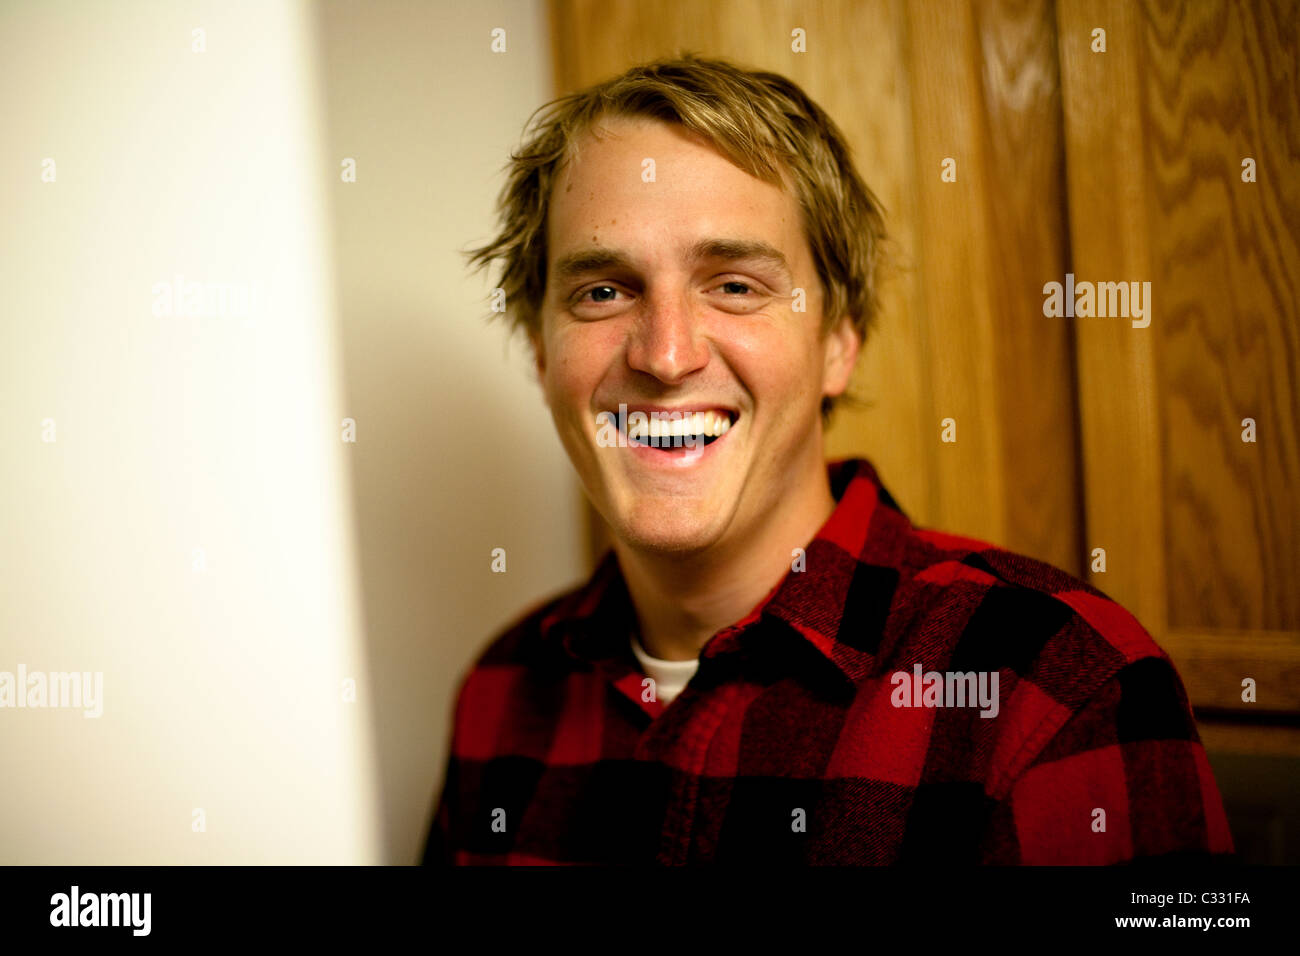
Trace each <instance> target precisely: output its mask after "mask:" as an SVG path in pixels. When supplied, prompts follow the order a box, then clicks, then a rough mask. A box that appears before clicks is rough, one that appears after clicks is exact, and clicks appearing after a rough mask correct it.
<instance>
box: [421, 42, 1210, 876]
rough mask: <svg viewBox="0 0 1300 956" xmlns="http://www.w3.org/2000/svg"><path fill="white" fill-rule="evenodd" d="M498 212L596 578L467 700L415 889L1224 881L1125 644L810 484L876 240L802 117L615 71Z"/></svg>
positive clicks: (1053, 587)
mask: <svg viewBox="0 0 1300 956" xmlns="http://www.w3.org/2000/svg"><path fill="white" fill-rule="evenodd" d="M501 209H502V230H501V233H500V235H499V236H498V238H497V239H496V240H495V241H494V242H493V243H491V244H490V245H488V246H487V247H485V248H484V249H481V250H479V251H478V252H477V253H476V254H475V260H476V261H477V262H478V264H480V265H483V264H487V263H499V264H500V267H501V281H500V285H501V287H502V288H503V289H504V290H505V292H506V295H507V300H508V302H509V303H510V307H511V309H512V317H513V318H514V320H515V321H516V322H517V323H518V325H519V326H520V327H522V328H523V329H524V330H525V331H526V332H527V334H528V335H529V337H530V339H531V342H532V345H533V349H534V354H535V356H536V362H537V371H538V375H539V378H540V381H541V384H542V389H543V392H544V395H545V399H546V402H547V404H548V405H549V407H550V409H551V413H552V415H553V417H554V420H555V426H556V429H557V431H558V433H559V437H560V440H561V441H562V442H563V443H564V447H565V449H566V450H567V451H568V454H569V457H570V458H571V459H572V461H573V464H574V467H575V468H576V470H577V472H578V475H579V477H580V479H581V480H582V483H583V485H584V487H585V489H586V492H587V494H588V496H589V497H590V499H591V501H592V504H593V505H594V507H595V508H596V509H597V510H598V511H599V512H600V513H601V515H602V516H603V517H604V518H605V520H606V521H607V522H608V524H609V527H610V529H611V530H612V533H613V538H614V541H613V550H612V551H611V552H610V553H609V554H608V555H607V556H606V557H605V559H604V561H603V562H602V563H601V564H600V566H599V568H598V569H597V571H596V572H595V574H594V575H593V577H592V578H591V580H590V581H589V582H588V583H587V584H586V585H585V586H583V587H582V588H580V589H577V590H575V591H572V592H570V593H568V594H566V595H564V596H562V597H560V598H558V599H556V600H553V601H551V602H549V603H547V604H546V605H545V606H543V607H541V608H539V609H537V610H535V611H534V612H532V613H530V614H528V615H527V616H525V617H524V618H523V619H522V620H520V621H519V622H518V623H517V624H515V625H514V626H513V627H511V628H509V629H508V630H507V632H506V633H505V634H503V635H502V636H500V637H499V638H498V639H497V640H496V641H494V642H493V643H492V644H491V645H490V646H489V647H488V648H487V650H486V651H485V653H484V654H483V655H482V657H481V658H480V659H479V661H478V662H477V664H476V665H475V667H474V668H473V669H472V671H471V673H470V674H469V675H468V676H467V678H466V679H465V680H464V682H463V684H462V686H461V689H460V693H459V698H458V702H457V706H456V710H455V728H454V732H453V739H452V744H451V757H450V761H449V764H448V768H447V776H446V783H445V786H444V790H443V793H442V798H441V800H440V803H439V806H438V809H437V812H436V816H435V819H434V824H433V827H432V829H431V832H430V836H429V840H428V843H427V846H426V851H425V860H426V862H453V863H461V864H465V863H524V864H528V863H662V864H682V863H708V862H737V861H747V860H753V861H763V862H793V863H892V862H899V861H908V860H913V859H925V860H928V861H934V860H945V861H959V862H980V863H1116V862H1123V861H1128V860H1132V859H1135V858H1142V857H1158V856H1167V855H1171V854H1180V855H1185V854H1200V855H1209V854H1226V853H1229V852H1230V851H1231V839H1230V837H1229V834H1228V830H1227V825H1226V822H1225V819H1224V814H1223V809H1222V806H1221V802H1220V798H1219V793H1218V790H1217V789H1216V786H1215V783H1214V780H1213V777H1212V775H1211V772H1210V767H1209V765H1208V763H1207V761H1206V757H1205V752H1204V749H1203V748H1202V746H1201V744H1200V742H1199V738H1198V736H1197V733H1196V729H1195V725H1194V723H1193V720H1192V715H1191V711H1190V709H1189V707H1188V703H1187V700H1186V696H1185V694H1184V691H1183V687H1182V684H1181V682H1180V681H1179V678H1178V676H1177V674H1176V673H1175V671H1174V668H1173V667H1172V665H1171V664H1170V662H1169V659H1168V658H1167V657H1166V656H1165V654H1164V653H1163V652H1162V651H1161V650H1160V649H1159V648H1158V647H1157V646H1156V645H1155V643H1154V642H1153V641H1152V639H1151V638H1150V637H1149V636H1148V635H1147V634H1146V632H1145V631H1144V630H1143V629H1142V628H1141V626H1140V625H1139V624H1138V623H1137V622H1136V621H1135V620H1134V619H1133V618H1132V617H1131V616H1130V615H1129V614H1128V613H1127V612H1125V611H1124V610H1123V609H1122V608H1120V607H1119V606H1117V605H1116V604H1114V603H1112V602H1111V601H1109V600H1107V599H1106V598H1105V597H1104V596H1103V595H1101V594H1100V593H1099V592H1098V591H1096V590H1095V589H1093V588H1091V587H1089V586H1088V585H1087V584H1085V583H1083V582H1081V581H1078V580H1075V579H1073V578H1071V577H1069V576H1068V575H1066V574H1065V573H1064V572H1061V571H1058V570H1056V569H1053V568H1051V567H1048V566H1046V565H1044V564H1041V563H1039V562H1036V561H1033V560H1030V559H1028V558H1024V557H1020V556H1017V555H1013V554H1010V553H1007V552H1005V551H1001V550H999V549H997V548H994V547H991V546H988V545H985V544H981V543H978V542H973V541H969V540H965V539H960V538H955V537H952V536H948V535H943V534H938V533H933V532H927V531H921V530H918V529H916V528H914V527H913V526H912V525H911V524H910V523H909V521H908V519H907V518H906V517H905V516H904V515H903V513H902V512H901V511H900V510H899V508H898V506H897V505H896V504H895V503H894V501H893V499H892V498H891V497H890V496H889V494H888V492H887V491H885V489H884V488H883V487H882V486H881V484H880V482H879V480H878V478H877V476H876V473H875V471H874V470H873V469H872V467H871V466H870V465H869V464H868V463H867V462H865V461H861V460H851V461H844V462H838V463H835V464H832V465H830V466H829V467H828V466H827V465H826V463H825V461H824V457H823V425H824V417H825V415H826V414H827V413H828V411H829V409H830V406H831V405H833V402H834V400H835V399H836V397H837V396H840V395H841V394H842V393H843V392H844V390H845V388H846V387H847V385H848V382H849V378H850V374H851V372H852V370H853V367H854V362H855V360H856V358H857V355H858V350H859V348H860V345H861V343H862V340H863V337H864V335H865V333H866V331H867V329H868V326H869V324H870V321H871V319H872V317H873V315H874V313H875V310H876V303H875V295H874V290H875V278H876V263H877V258H878V255H879V251H878V250H879V246H880V243H881V240H882V239H883V236H884V231H883V224H882V218H881V213H880V208H879V204H878V202H877V201H876V199H875V197H874V196H873V195H872V194H871V192H870V191H869V190H868V189H867V188H866V186H865V185H864V184H863V183H862V181H861V180H860V178H859V176H858V174H857V173H856V172H855V171H854V169H853V166H852V163H851V161H850V158H849V153H848V150H847V148H846V146H845V145H844V141H843V139H842V136H841V134H840V133H839V131H838V130H837V129H836V127H835V125H834V124H833V123H832V122H831V121H830V119H829V118H828V117H827V116H826V115H825V114H824V113H823V112H822V111H821V110H820V109H819V108H818V107H817V106H816V104H814V103H813V102H811V101H810V100H809V99H808V98H807V96H806V95H805V94H803V92H802V91H801V90H799V89H798V88H797V87H796V86H795V85H794V84H792V83H791V82H789V81H788V80H785V79H784V78H781V77H778V76H775V75H772V74H767V73H754V72H747V71H743V70H740V69H737V68H735V67H733V66H731V65H728V64H726V63H722V62H718V61H713V60H705V59H700V58H695V57H688V58H684V59H678V60H671V61H661V62H659V63H655V64H651V65H649V66H645V67H641V68H637V69H633V70H630V71H629V72H628V73H626V74H624V75H623V76H621V77H619V78H617V79H615V80H612V81H610V82H609V83H606V84H603V85H601V86H599V87H596V88H593V89H591V90H587V91H584V92H581V93H578V94H574V95H572V96H569V97H566V98H564V99H561V100H559V101H557V102H556V103H555V104H552V106H551V107H550V108H549V109H548V110H547V111H545V112H544V113H543V114H542V115H541V116H540V118H539V119H537V120H536V121H535V124H534V127H533V132H532V135H531V137H530V138H529V139H528V141H527V143H526V144H525V146H524V147H523V148H522V150H520V151H519V152H518V153H516V154H515V156H514V157H513V158H512V165H511V173H510V178H509V182H508V184H507V186H506V189H505V192H504V193H503V197H502V205H501Z"/></svg>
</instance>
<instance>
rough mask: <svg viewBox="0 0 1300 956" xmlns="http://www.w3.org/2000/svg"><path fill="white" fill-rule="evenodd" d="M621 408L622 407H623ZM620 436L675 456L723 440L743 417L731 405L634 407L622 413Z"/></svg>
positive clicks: (630, 441)
mask: <svg viewBox="0 0 1300 956" xmlns="http://www.w3.org/2000/svg"><path fill="white" fill-rule="evenodd" d="M620 411H622V409H620ZM610 415H611V416H614V417H615V418H616V420H617V422H618V428H619V432H620V436H621V437H622V438H623V439H624V440H626V442H627V444H628V446H629V447H636V448H646V449H652V450H654V451H656V452H658V453H660V454H665V455H672V454H673V453H675V452H676V453H678V454H681V453H682V452H683V451H684V452H686V453H688V454H689V453H690V452H695V453H699V452H700V451H701V450H702V449H704V448H707V447H709V446H710V445H712V444H714V443H715V442H718V441H721V440H722V439H723V438H724V437H725V436H726V434H727V433H728V432H729V431H730V430H731V427H732V426H733V425H735V424H736V422H737V421H738V420H739V419H740V413H739V412H737V411H735V410H733V409H728V408H721V407H717V408H691V409H684V410H683V409H653V410H646V409H633V410H632V411H630V412H624V414H622V415H619V414H618V413H617V412H610Z"/></svg>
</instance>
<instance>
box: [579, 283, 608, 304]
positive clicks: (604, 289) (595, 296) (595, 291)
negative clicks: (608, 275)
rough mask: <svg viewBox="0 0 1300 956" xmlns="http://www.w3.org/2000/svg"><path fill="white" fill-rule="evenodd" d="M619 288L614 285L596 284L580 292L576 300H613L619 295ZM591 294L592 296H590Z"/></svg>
mask: <svg viewBox="0 0 1300 956" xmlns="http://www.w3.org/2000/svg"><path fill="white" fill-rule="evenodd" d="M618 291H619V290H618V289H616V288H615V287H614V286H612V285H594V286H592V287H591V288H590V289H587V290H586V291H584V292H580V293H579V294H578V296H577V298H576V299H575V300H574V301H576V302H613V301H615V297H616V296H617V295H618ZM588 296H590V297H591V298H588Z"/></svg>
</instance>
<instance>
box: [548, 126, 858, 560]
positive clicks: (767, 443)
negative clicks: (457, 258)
mask: <svg viewBox="0 0 1300 956" xmlns="http://www.w3.org/2000/svg"><path fill="white" fill-rule="evenodd" d="M599 134H600V135H599V136H598V137H593V136H591V135H588V136H585V137H584V138H583V140H582V142H581V148H580V151H579V157H578V159H577V160H576V161H575V162H574V163H573V164H570V165H569V166H568V167H566V168H565V170H564V171H563V174H562V175H561V176H560V178H559V180H558V182H557V184H556V186H555V190H554V193H553V195H552V196H551V204H550V211H549V222H548V233H547V242H548V250H549V254H548V262H547V268H548V274H547V290H546V298H545V302H544V303H543V307H542V321H541V334H540V336H535V337H534V348H535V350H536V354H537V363H538V373H539V376H540V379H541V382H542V387H543V391H544V393H545V396H546V401H547V404H548V405H549V406H550V409H551V413H552V416H553V417H554V419H555V425H556V428H557V430H558V432H559V435H560V439H561V441H562V442H563V443H564V446H565V449H566V450H567V451H568V454H569V457H570V459H571V460H572V461H573V464H574V467H575V468H576V469H577V472H578V475H579V477H580V478H581V480H582V482H583V484H584V486H585V487H586V490H587V493H588V495H589V496H590V498H591V500H592V503H593V504H594V506H595V507H596V509H597V510H598V511H599V512H600V513H601V514H602V515H603V516H604V518H605V520H606V521H608V522H609V524H610V527H611V528H612V530H613V532H614V534H615V535H616V536H618V538H619V539H620V540H621V541H623V542H624V543H625V544H627V545H629V546H631V547H634V548H638V549H644V550H651V551H660V552H662V551H675V552H682V551H688V552H695V551H700V550H702V549H707V548H711V547H716V546H720V545H722V546H725V545H726V544H728V543H740V542H744V541H746V540H747V538H748V536H749V535H750V534H751V533H752V532H754V531H755V530H757V529H758V528H761V527H762V525H763V523H764V521H765V520H768V519H770V516H771V515H772V514H773V513H774V512H775V511H776V510H778V509H780V508H781V507H782V502H783V501H787V502H788V501H792V500H797V499H796V498H795V492H796V490H797V489H798V490H804V489H806V488H807V487H808V486H807V485H806V483H807V482H808V481H810V480H817V479H818V477H819V476H820V478H821V480H824V477H825V473H824V465H823V460H822V430H821V417H820V404H821V398H822V396H823V395H827V394H829V395H838V394H839V393H840V392H842V391H843V390H844V388H845V387H846V385H847V383H848V378H849V374H850V373H851V371H852V365H853V360H854V358H855V357H856V352H857V337H856V335H855V334H854V333H853V332H852V330H851V328H850V326H849V324H848V323H847V322H845V323H843V324H842V325H841V326H840V327H838V328H837V329H836V331H835V332H834V333H833V334H831V335H829V336H825V337H823V336H821V335H820V328H821V323H822V311H821V309H822V293H821V286H820V284H819V280H818V277H817V273H816V269H815V267H814V265H813V261H812V255H811V252H810V250H809V248H808V243H807V240H806V239H805V237H804V233H803V222H802V218H801V214H800V210H799V205H798V203H797V201H796V200H795V199H794V197H793V196H792V195H791V194H790V193H788V192H786V191H784V190H782V189H780V188H778V187H776V186H773V185H770V184H768V183H764V182H762V181H761V180H759V179H756V178H754V177H752V176H750V175H749V174H748V173H746V172H744V171H742V170H741V169H739V168H738V167H736V166H734V165H732V164H731V162H730V161H729V160H727V159H726V158H724V157H723V156H722V155H721V154H720V153H718V152H716V151H715V150H714V149H713V148H712V147H711V146H709V145H707V144H705V143H704V142H703V141H701V140H698V139H697V138H695V137H693V136H692V135H691V134H690V133H689V132H687V131H686V130H684V129H683V128H681V127H679V126H675V125H669V124H666V123H662V122H658V121H655V120H634V119H626V118H619V119H612V120H607V121H606V122H604V123H603V124H601V127H600V129H599ZM647 160H653V177H654V178H653V181H646V180H647V179H648V178H649V173H647V172H646V170H647V169H649V167H650V164H649V163H648V162H646V161H647ZM796 289H802V290H804V293H805V303H806V306H805V310H804V311H796V310H795V308H794V306H795V305H796V302H797V300H796V299H795V298H794V297H793V296H794V293H795V290H796ZM620 405H625V406H626V407H627V410H628V412H629V413H630V412H632V411H635V410H641V411H643V412H645V413H646V414H647V416H648V415H649V413H650V412H652V411H660V412H666V411H674V410H676V411H682V412H688V411H689V412H697V411H698V412H701V413H708V412H712V413H713V415H712V419H713V421H712V427H711V428H708V427H707V425H708V421H707V418H706V431H708V432H712V433H717V432H719V431H722V429H723V428H725V429H726V431H725V433H723V434H722V435H721V436H720V437H713V436H712V435H710V436H709V438H707V439H705V440H706V441H708V444H703V443H697V444H696V447H694V448H690V447H686V448H675V449H672V450H664V449H660V448H654V447H649V446H647V445H643V444H640V443H639V442H637V441H635V440H633V441H627V440H620V441H619V442H618V445H621V446H623V447H618V446H615V447H605V442H606V441H607V439H608V437H609V435H610V434H611V429H610V428H608V427H606V428H604V429H602V428H601V427H600V426H601V423H602V422H604V421H608V418H607V417H605V416H601V414H600V413H602V412H611V413H613V414H614V415H617V414H618V412H619V407H620ZM598 416H599V417H598ZM724 419H725V421H726V423H727V424H726V425H723V424H721V422H722V421H723V420H724ZM688 430H690V431H694V429H693V428H692V429H688ZM688 441H689V440H688Z"/></svg>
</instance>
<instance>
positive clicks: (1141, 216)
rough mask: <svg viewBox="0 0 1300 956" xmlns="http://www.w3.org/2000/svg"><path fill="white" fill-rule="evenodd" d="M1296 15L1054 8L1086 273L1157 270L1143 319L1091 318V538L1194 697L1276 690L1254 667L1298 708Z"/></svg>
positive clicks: (1087, 415) (1207, 702) (1124, 275)
mask: <svg viewBox="0 0 1300 956" xmlns="http://www.w3.org/2000/svg"><path fill="white" fill-rule="evenodd" d="M1296 13H1297V6H1296V4H1294V3H1287V4H1268V3H1240V4H1226V3H1205V4H1177V5H1173V4H1164V3H1144V4H1128V3H1123V2H1117V0H1082V2H1077V3H1076V2H1070V3H1065V2H1062V3H1060V4H1059V5H1058V15H1059V17H1060V36H1061V62H1062V86H1063V90H1064V106H1065V118H1066V131H1067V155H1068V157H1069V202H1070V209H1071V238H1072V243H1073V250H1072V261H1073V267H1074V271H1075V273H1076V274H1077V276H1078V278H1079V280H1081V281H1082V280H1089V281H1102V280H1109V281H1124V280H1129V281H1132V280H1139V281H1149V282H1151V284H1152V285H1151V325H1150V327H1149V328H1146V329H1137V328H1132V327H1131V324H1130V322H1129V321H1128V320H1126V319H1122V318H1089V319H1079V320H1076V326H1075V327H1076V340H1077V344H1078V364H1079V383H1080V386H1079V387H1080V408H1081V417H1082V425H1083V428H1082V435H1083V447H1084V462H1085V488H1086V510H1087V518H1086V525H1087V535H1088V540H1087V545H1088V546H1102V547H1107V549H1108V566H1109V567H1108V571H1107V573H1105V574H1104V575H1101V574H1098V575H1094V576H1093V578H1092V580H1093V583H1094V584H1096V585H1097V586H1098V587H1100V588H1102V589H1103V590H1105V591H1107V592H1108V593H1110V594H1111V595H1112V596H1113V597H1116V598H1117V599H1119V600H1120V601H1121V603H1124V604H1125V605H1126V606H1128V607H1129V608H1130V610H1133V611H1134V612H1135V613H1137V615H1138V617H1139V618H1140V619H1141V620H1142V621H1143V623H1145V624H1146V625H1147V627H1148V628H1149V629H1150V630H1151V631H1152V633H1153V634H1154V635H1155V636H1156V638H1157V639H1158V640H1160V641H1161V643H1162V644H1163V645H1164V646H1165V647H1166V649H1167V650H1168V651H1169V653H1170V655H1171V656H1172V657H1173V658H1174V660H1175V662H1176V663H1177V664H1178V666H1179V668H1180V670H1181V671H1182V672H1183V673H1184V679H1185V680H1186V682H1187V685H1188V690H1189V693H1190V695H1191V697H1192V700H1193V702H1194V703H1195V704H1197V705H1198V706H1212V707H1223V708H1229V709H1237V710H1242V711H1249V710H1254V709H1256V708H1262V704H1256V705H1250V704H1243V703H1242V702H1241V700H1240V680H1241V677H1243V676H1254V677H1255V678H1256V679H1257V680H1258V681H1259V682H1260V685H1261V687H1262V686H1264V685H1265V684H1266V683H1267V684H1268V685H1269V686H1270V688H1271V690H1270V692H1269V693H1268V694H1267V697H1268V699H1269V700H1270V701H1271V704H1270V708H1269V709H1274V710H1295V709H1300V693H1297V692H1295V691H1294V690H1292V689H1291V688H1293V687H1295V686H1297V685H1296V680H1297V679H1298V678H1300V670H1297V664H1298V662H1300V628H1297V618H1298V616H1300V591H1298V590H1297V586H1296V582H1297V578H1298V577H1300V536H1298V535H1297V531H1300V510H1297V503H1296V499H1295V488H1296V486H1297V484H1298V483H1300V462H1298V461H1297V448H1298V447H1300V435H1298V434H1297V397H1298V396H1297V380H1298V376H1297V364H1298V363H1297V359H1298V357H1300V348H1298V347H1297V317H1298V312H1300V310H1298V308H1297V304H1298V303H1297V299H1298V297H1297V282H1300V121H1298V113H1300V87H1298V85H1297V84H1300V69H1297V41H1296V22H1297V17H1296ZM1097 27H1102V28H1104V29H1106V31H1107V51H1106V52H1105V53H1094V52H1092V51H1091V50H1090V48H1089V44H1090V40H1091V31H1092V30H1093V29H1094V28H1097ZM1246 156H1251V157H1253V158H1255V160H1256V162H1257V163H1258V166H1259V170H1260V173H1259V181H1258V182H1256V183H1244V182H1242V180H1241V169H1242V167H1241V160H1242V158H1243V157H1246ZM1246 417H1252V418H1255V419H1256V420H1257V422H1259V423H1260V436H1259V437H1260V440H1259V441H1258V442H1257V443H1255V444H1246V443H1243V442H1242V441H1241V420H1242V419H1243V418H1246ZM1263 696H1265V695H1264V694H1263V693H1261V698H1262V697H1263Z"/></svg>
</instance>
